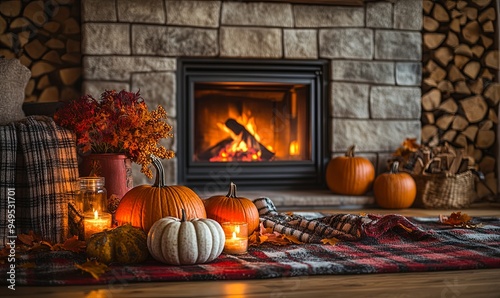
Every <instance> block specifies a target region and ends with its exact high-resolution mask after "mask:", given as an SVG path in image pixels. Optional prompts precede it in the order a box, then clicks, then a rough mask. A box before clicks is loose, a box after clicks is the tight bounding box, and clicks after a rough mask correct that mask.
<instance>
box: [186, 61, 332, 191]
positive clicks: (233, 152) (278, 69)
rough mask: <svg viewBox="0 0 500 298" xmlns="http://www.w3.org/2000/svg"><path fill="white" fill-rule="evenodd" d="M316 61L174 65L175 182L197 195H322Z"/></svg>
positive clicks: (323, 155)
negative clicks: (234, 189) (230, 190)
mask: <svg viewBox="0 0 500 298" xmlns="http://www.w3.org/2000/svg"><path fill="white" fill-rule="evenodd" d="M328 81H329V79H328V61H323V60H258V59H254V60H240V59H218V58H215V59H196V58H183V59H179V60H178V75H177V82H178V85H177V86H178V89H177V90H178V92H177V115H178V116H177V117H178V118H177V121H178V122H177V126H178V132H177V135H176V137H177V140H178V142H177V151H176V157H177V160H178V163H177V165H178V167H177V172H178V183H179V184H183V185H187V186H189V187H191V188H193V189H194V190H195V191H196V192H198V193H200V194H202V193H204V194H206V193H220V192H222V191H225V190H227V187H228V185H229V182H230V181H232V182H234V183H236V184H237V185H238V189H247V190H250V189H256V188H258V189H260V190H262V189H306V188H307V189H311V188H314V189H322V188H325V189H326V185H325V183H324V174H323V171H324V167H325V164H326V162H327V158H328V154H327V152H328V147H327V146H328V121H327V116H326V115H327V111H328V107H327V106H326V100H324V98H325V97H327V95H326V86H327V83H328Z"/></svg>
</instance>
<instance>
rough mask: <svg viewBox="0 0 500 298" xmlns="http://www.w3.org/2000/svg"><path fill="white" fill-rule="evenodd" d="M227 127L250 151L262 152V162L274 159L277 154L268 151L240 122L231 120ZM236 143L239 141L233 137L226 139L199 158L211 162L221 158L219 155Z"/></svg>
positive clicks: (201, 154)
mask: <svg viewBox="0 0 500 298" xmlns="http://www.w3.org/2000/svg"><path fill="white" fill-rule="evenodd" d="M225 125H226V127H227V128H229V129H230V130H231V131H232V132H233V133H234V134H235V135H237V136H239V138H238V141H239V142H243V143H245V144H246V145H247V147H248V148H249V150H251V151H254V152H260V156H259V157H260V159H261V160H271V159H272V158H273V157H274V155H275V153H274V152H272V151H270V150H269V149H267V148H266V147H265V146H264V145H262V144H261V143H260V142H259V141H258V140H257V139H256V138H255V136H254V135H253V134H252V133H250V132H249V131H248V130H247V129H246V128H245V127H244V126H243V125H241V124H240V123H238V121H236V120H234V119H232V118H229V119H228V120H226V122H225ZM235 141H237V140H235V139H233V138H231V137H229V138H225V139H224V140H222V141H220V142H218V143H217V144H215V145H213V146H212V147H210V148H208V149H207V150H205V151H203V152H202V153H200V154H198V158H199V159H200V160H210V159H211V158H214V157H217V156H219V153H220V152H221V151H222V150H225V149H226V148H227V147H228V146H230V145H231V144H232V143H234V142H235Z"/></svg>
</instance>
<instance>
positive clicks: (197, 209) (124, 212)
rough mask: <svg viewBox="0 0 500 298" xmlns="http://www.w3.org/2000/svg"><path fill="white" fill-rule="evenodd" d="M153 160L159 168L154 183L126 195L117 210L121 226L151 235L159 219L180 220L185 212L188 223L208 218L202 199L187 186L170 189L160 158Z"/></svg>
mask: <svg viewBox="0 0 500 298" xmlns="http://www.w3.org/2000/svg"><path fill="white" fill-rule="evenodd" d="M152 159H153V166H154V167H155V169H156V180H155V183H154V184H153V185H140V186H136V187H134V188H132V189H131V190H129V191H128V192H127V193H125V195H124V196H123V198H122V200H121V201H120V204H119V205H118V208H117V209H116V214H115V216H116V220H117V221H118V224H120V225H121V224H125V223H130V224H131V225H132V226H135V227H140V228H142V229H143V230H144V231H145V232H146V233H148V232H149V229H150V228H151V226H152V225H153V224H154V223H155V222H156V221H157V220H159V219H160V218H163V217H167V216H172V217H176V218H180V217H181V216H182V209H184V210H185V212H186V219H187V220H191V219H194V218H206V217H207V214H206V212H205V206H204V205H203V201H202V200H201V199H200V197H199V196H198V195H197V194H196V193H195V192H194V191H193V190H191V189H190V188H188V187H186V186H182V185H173V186H167V185H166V182H165V174H164V171H163V166H162V164H161V161H160V159H158V158H157V157H153V158H152Z"/></svg>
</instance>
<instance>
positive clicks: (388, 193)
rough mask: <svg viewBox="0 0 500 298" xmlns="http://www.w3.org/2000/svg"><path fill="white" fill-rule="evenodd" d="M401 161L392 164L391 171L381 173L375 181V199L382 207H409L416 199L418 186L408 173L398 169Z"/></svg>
mask: <svg viewBox="0 0 500 298" xmlns="http://www.w3.org/2000/svg"><path fill="white" fill-rule="evenodd" d="M398 167H399V163H398V162H397V161H395V162H394V163H393V164H392V167H391V171H390V172H389V173H384V174H380V175H379V176H378V177H377V179H375V182H374V183H373V194H374V195H375V201H376V202H377V204H378V205H379V206H380V207H382V208H388V209H402V208H408V207H410V206H411V205H412V204H413V201H415V196H416V195H417V186H416V184H415V180H413V177H411V176H410V174H408V173H404V172H399V171H398Z"/></svg>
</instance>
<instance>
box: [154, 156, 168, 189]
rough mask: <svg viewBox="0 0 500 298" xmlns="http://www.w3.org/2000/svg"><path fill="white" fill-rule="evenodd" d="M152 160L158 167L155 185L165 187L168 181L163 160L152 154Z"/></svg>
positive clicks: (156, 167)
mask: <svg viewBox="0 0 500 298" xmlns="http://www.w3.org/2000/svg"><path fill="white" fill-rule="evenodd" d="M151 160H152V162H153V167H154V168H155V169H156V178H155V183H154V184H153V187H165V186H167V182H166V181H165V170H164V169H163V165H162V164H161V160H160V159H159V158H158V157H156V156H155V155H152V154H151Z"/></svg>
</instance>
